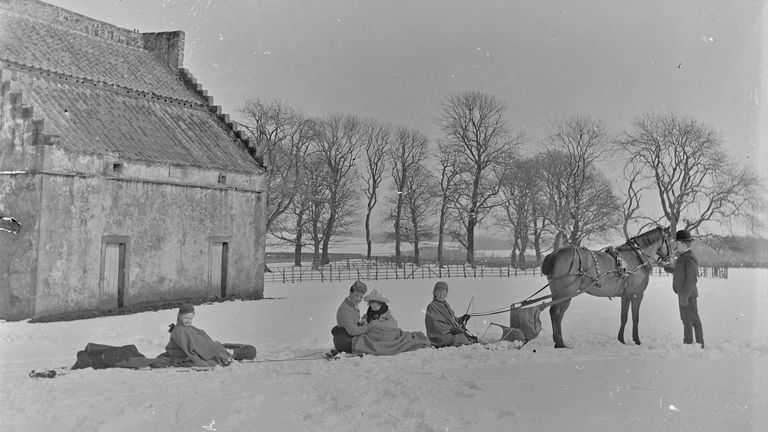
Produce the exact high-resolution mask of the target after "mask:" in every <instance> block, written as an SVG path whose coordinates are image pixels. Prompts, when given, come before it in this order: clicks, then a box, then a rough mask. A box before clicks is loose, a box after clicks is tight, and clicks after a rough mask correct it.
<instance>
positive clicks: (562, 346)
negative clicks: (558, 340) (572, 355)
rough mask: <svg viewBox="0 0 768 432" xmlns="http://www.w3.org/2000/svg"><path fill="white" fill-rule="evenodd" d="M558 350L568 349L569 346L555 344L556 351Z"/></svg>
mask: <svg viewBox="0 0 768 432" xmlns="http://www.w3.org/2000/svg"><path fill="white" fill-rule="evenodd" d="M557 348H568V346H567V345H565V344H555V349H557Z"/></svg>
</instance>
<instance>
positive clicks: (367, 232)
mask: <svg viewBox="0 0 768 432" xmlns="http://www.w3.org/2000/svg"><path fill="white" fill-rule="evenodd" d="M365 244H366V248H367V250H366V254H365V259H367V260H368V261H370V260H371V209H370V207H369V208H368V213H367V214H366V215H365Z"/></svg>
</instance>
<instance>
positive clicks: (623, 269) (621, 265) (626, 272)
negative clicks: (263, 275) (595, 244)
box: [558, 239, 653, 298]
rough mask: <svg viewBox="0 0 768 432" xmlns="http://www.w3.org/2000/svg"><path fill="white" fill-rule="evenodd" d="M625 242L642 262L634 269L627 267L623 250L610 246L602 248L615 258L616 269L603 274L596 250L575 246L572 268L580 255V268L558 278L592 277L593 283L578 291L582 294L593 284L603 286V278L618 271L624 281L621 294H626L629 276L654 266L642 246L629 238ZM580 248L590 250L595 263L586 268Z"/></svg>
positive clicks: (618, 275)
mask: <svg viewBox="0 0 768 432" xmlns="http://www.w3.org/2000/svg"><path fill="white" fill-rule="evenodd" d="M625 244H626V245H627V246H629V247H630V249H631V250H632V251H633V252H634V253H635V256H637V259H638V260H639V261H640V264H639V265H637V266H635V267H634V268H633V269H631V270H630V269H628V268H627V262H626V261H625V260H624V259H623V258H622V257H621V255H620V253H621V251H619V250H618V248H614V247H613V246H609V247H607V248H605V249H604V250H602V252H604V253H606V254H608V255H610V256H612V257H613V258H614V260H615V262H616V268H615V269H614V270H608V271H606V272H605V273H602V274H601V273H600V263H599V262H598V260H597V257H596V256H595V251H593V250H590V249H587V248H585V247H579V248H578V249H577V248H573V251H574V252H573V253H574V255H575V256H574V257H573V259H571V270H573V265H574V263H575V262H576V257H577V256H578V258H579V268H578V270H577V271H576V272H575V273H572V272H571V271H569V272H568V273H567V274H564V275H562V276H559V277H558V278H564V277H569V276H578V277H581V278H583V277H586V278H588V279H590V280H591V281H592V283H591V284H590V285H589V286H587V287H585V288H583V289H580V290H578V291H577V293H578V294H581V293H582V292H584V291H586V290H587V289H588V288H590V287H591V286H592V285H594V286H597V287H598V288H599V287H601V286H602V283H601V281H602V280H603V278H604V277H606V276H608V275H610V274H611V273H613V272H616V274H617V277H618V278H621V279H622V282H623V284H621V290H620V296H624V293H625V292H626V289H627V283H628V280H629V276H631V275H633V274H635V272H636V271H637V270H639V269H640V268H643V267H645V268H647V269H648V270H650V269H652V268H653V265H652V264H651V263H650V262H649V261H648V260H647V259H645V256H644V254H643V253H642V248H640V246H638V245H637V244H636V243H635V242H634V241H633V240H631V239H630V240H627V242H626V243H625ZM579 250H582V251H585V252H588V253H589V255H590V256H591V257H592V263H593V264H592V265H591V266H589V267H587V268H586V269H584V268H583V263H584V261H585V260H584V259H582V255H581V252H579ZM592 267H594V269H595V275H594V276H592V275H591V274H590V270H591V269H592ZM609 298H611V297H609Z"/></svg>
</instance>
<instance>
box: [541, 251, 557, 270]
mask: <svg viewBox="0 0 768 432" xmlns="http://www.w3.org/2000/svg"><path fill="white" fill-rule="evenodd" d="M555 254H556V252H552V253H550V254H548V255H547V256H545V257H544V261H542V262H541V274H543V275H544V276H550V275H551V274H552V270H554V269H555Z"/></svg>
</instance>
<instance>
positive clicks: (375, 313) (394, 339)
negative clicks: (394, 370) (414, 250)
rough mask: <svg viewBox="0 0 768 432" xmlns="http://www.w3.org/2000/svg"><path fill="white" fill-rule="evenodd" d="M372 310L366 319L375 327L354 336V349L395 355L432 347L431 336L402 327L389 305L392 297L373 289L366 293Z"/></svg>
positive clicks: (361, 352)
mask: <svg viewBox="0 0 768 432" xmlns="http://www.w3.org/2000/svg"><path fill="white" fill-rule="evenodd" d="M364 300H365V301H366V302H368V311H367V312H366V314H365V315H364V319H365V321H366V322H367V323H368V324H373V327H372V328H371V329H369V330H368V331H367V332H365V333H363V334H361V335H358V336H355V337H354V338H352V352H353V353H355V354H374V355H395V354H400V353H402V352H405V351H412V350H416V349H421V348H428V347H430V343H429V339H428V338H427V336H426V335H425V334H424V333H422V332H407V331H403V330H401V329H400V328H399V327H398V325H397V320H396V319H395V317H394V316H392V311H391V310H390V309H389V306H388V303H389V299H388V298H386V297H384V296H383V295H381V294H380V293H379V292H378V291H376V290H373V291H371V293H370V294H368V295H366V296H365V298H364Z"/></svg>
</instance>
